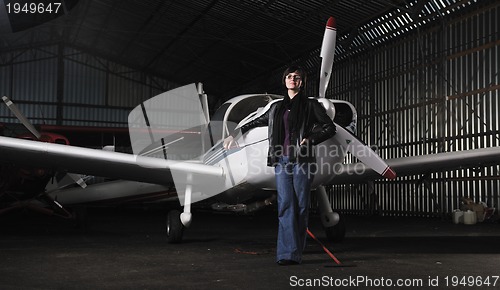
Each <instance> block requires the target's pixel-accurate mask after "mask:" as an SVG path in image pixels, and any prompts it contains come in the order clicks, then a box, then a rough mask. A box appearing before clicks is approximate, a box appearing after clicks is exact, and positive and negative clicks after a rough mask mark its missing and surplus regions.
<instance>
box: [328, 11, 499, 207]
mask: <svg viewBox="0 0 500 290" xmlns="http://www.w3.org/2000/svg"><path fill="white" fill-rule="evenodd" d="M499 10H500V9H499V7H498V5H497V6H496V7H492V6H491V5H490V6H488V7H486V8H485V9H482V10H481V9H480V10H477V11H472V12H468V13H461V14H460V15H458V16H455V18H442V19H438V20H436V21H434V23H433V24H432V25H428V26H426V27H422V28H420V29H417V31H416V32H415V33H413V34H410V35H408V36H406V37H404V38H400V39H398V40H397V41H392V42H390V43H387V44H385V45H382V46H379V47H377V48H374V49H371V50H368V51H366V52H364V53H360V54H358V55H354V56H352V57H349V58H347V59H343V60H342V61H340V62H338V63H335V65H334V74H333V77H332V83H333V86H332V87H331V89H330V90H329V92H331V95H334V96H335V98H336V99H343V100H347V101H350V102H351V103H353V104H354V105H355V107H356V109H357V110H358V115H359V119H358V135H359V136H360V138H361V139H362V140H365V141H366V142H367V143H369V144H375V145H377V147H378V152H379V153H380V155H381V156H382V157H383V158H387V159H389V158H399V157H405V156H416V155H424V154H433V153H438V152H448V151H461V150H468V149H476V148H483V147H492V146H500V131H499V120H498V119H499V117H498V108H499V102H500V96H499V89H500V77H499V67H500V59H499V55H500V41H499V39H500V37H499V36H500V35H499V30H498V27H499V24H500V23H498V22H499V21H498V20H497V18H498V15H499ZM347 160H348V162H352V161H355V160H354V159H353V158H352V157H348V158H347ZM499 172H500V166H489V167H478V168H473V169H462V170H453V171H449V172H440V173H434V174H430V175H426V176H408V177H400V178H398V179H397V180H396V181H375V182H373V183H369V184H362V185H342V186H334V187H333V188H331V189H330V196H331V198H332V205H333V207H334V208H336V209H338V210H340V211H343V212H349V213H381V214H385V215H417V216H438V215H444V214H449V213H451V212H452V211H453V210H454V209H457V208H459V206H460V199H461V198H462V197H471V198H472V199H473V200H474V201H475V202H480V201H482V202H485V203H487V205H488V206H493V207H496V208H497V209H498V207H499V206H500V195H499V188H500V177H499Z"/></svg>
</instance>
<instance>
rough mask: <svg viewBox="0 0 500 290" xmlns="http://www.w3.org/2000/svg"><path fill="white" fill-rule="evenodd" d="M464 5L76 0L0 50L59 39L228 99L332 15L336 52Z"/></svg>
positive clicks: (445, 1)
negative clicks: (198, 85)
mask: <svg viewBox="0 0 500 290" xmlns="http://www.w3.org/2000/svg"><path fill="white" fill-rule="evenodd" d="M469 2H476V1H460V0H371V1H366V0H310V1H298V0H240V1H232V0H231V1H230V0H183V1H164V0H141V1H131V0H129V1H123V0H80V1H79V2H78V4H77V5H76V6H75V7H74V8H73V9H72V10H71V12H70V13H69V14H68V15H66V16H64V17H60V18H59V19H56V20H53V21H51V22H47V23H45V24H42V25H40V26H37V27H35V28H32V29H29V30H25V31H22V32H17V33H9V34H5V33H4V34H3V35H2V36H1V38H0V41H1V42H0V49H2V50H14V49H19V48H23V47H26V48H33V47H37V46H40V45H44V44H51V43H63V44H65V45H67V46H71V47H74V48H77V49H79V50H82V51H85V52H87V53H89V54H92V55H95V56H99V57H104V58H106V59H109V60H112V61H115V62H117V63H120V64H123V65H126V66H128V67H130V68H132V69H134V70H138V71H142V72H146V73H150V74H153V75H157V76H160V77H162V78H165V79H167V80H169V81H171V82H174V83H178V84H187V83H191V82H203V83H204V84H205V89H206V91H208V92H210V94H212V95H215V96H218V97H220V98H227V97H229V96H231V95H233V94H235V93H236V92H239V90H240V89H241V88H242V87H245V86H246V85H248V84H249V83H251V82H252V81H253V80H255V79H256V78H258V77H259V76H262V75H266V74H268V73H269V72H270V71H272V70H275V69H277V68H280V67H282V66H284V65H286V64H287V63H289V62H292V61H294V60H296V59H298V58H299V57H301V56H303V55H307V54H309V53H311V52H313V51H315V50H317V49H318V48H319V47H320V46H321V40H322V36H323V31H324V26H325V23H326V20H327V19H328V17H329V16H334V17H336V19H337V30H338V39H339V41H338V46H337V53H339V52H340V53H345V52H346V51H352V50H356V49H360V48H363V47H366V46H367V45H374V44H376V43H377V42H378V41H380V39H383V38H384V37H387V35H390V34H395V31H398V34H399V33H400V32H401V31H404V28H405V26H406V29H408V27H409V26H411V25H415V24H414V23H415V22H416V21H417V19H418V20H421V21H422V22H425V21H426V20H427V21H429V20H432V17H434V16H433V15H436V13H441V12H440V9H444V8H446V9H448V11H450V9H453V8H454V7H461V6H464V5H466V4H465V3H469ZM391 30H392V31H391ZM384 35H385V36H384Z"/></svg>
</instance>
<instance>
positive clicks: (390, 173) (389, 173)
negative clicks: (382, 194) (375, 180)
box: [382, 167, 396, 179]
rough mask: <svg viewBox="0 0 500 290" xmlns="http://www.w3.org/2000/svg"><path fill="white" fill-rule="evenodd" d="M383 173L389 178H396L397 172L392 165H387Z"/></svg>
mask: <svg viewBox="0 0 500 290" xmlns="http://www.w3.org/2000/svg"><path fill="white" fill-rule="evenodd" d="M382 175H383V176H384V177H385V178H388V179H394V178H396V172H394V170H392V168H390V167H387V168H386V169H385V171H384V174H382Z"/></svg>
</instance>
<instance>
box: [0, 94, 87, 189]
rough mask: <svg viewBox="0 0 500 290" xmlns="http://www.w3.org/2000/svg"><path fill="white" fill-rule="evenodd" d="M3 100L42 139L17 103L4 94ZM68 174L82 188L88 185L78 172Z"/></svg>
mask: <svg viewBox="0 0 500 290" xmlns="http://www.w3.org/2000/svg"><path fill="white" fill-rule="evenodd" d="M2 100H3V101H4V103H5V104H6V105H7V107H8V108H9V109H10V110H11V112H12V113H13V114H14V115H15V116H16V118H17V119H18V120H19V121H20V122H21V123H22V124H23V125H24V127H26V129H28V131H30V132H31V134H33V135H34V136H35V137H36V139H38V140H40V138H41V137H42V134H41V133H40V132H38V130H37V129H36V128H35V126H33V125H32V124H31V123H30V121H28V118H26V116H24V114H23V113H21V111H20V110H19V109H18V108H17V106H16V104H14V103H13V102H12V101H11V100H10V99H9V98H8V97H7V96H3V97H2ZM66 175H67V176H69V177H70V178H71V179H72V180H73V181H74V182H75V183H76V184H78V185H79V186H81V187H82V188H85V187H87V184H86V183H85V181H84V180H83V179H82V178H81V177H80V175H78V174H74V173H66Z"/></svg>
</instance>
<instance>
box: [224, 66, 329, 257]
mask: <svg viewBox="0 0 500 290" xmlns="http://www.w3.org/2000/svg"><path fill="white" fill-rule="evenodd" d="M282 80H283V83H284V85H285V87H286V93H285V97H284V98H283V100H282V101H280V102H276V103H275V104H273V105H272V106H271V108H270V109H269V110H268V111H267V112H266V113H265V114H263V115H262V116H260V117H259V118H257V119H255V120H253V121H251V122H249V123H247V124H245V125H243V126H242V127H241V133H242V134H244V133H246V132H247V131H248V130H250V129H252V128H255V127H259V126H268V128H269V130H268V131H269V133H268V135H269V136H268V137H269V151H268V159H267V165H268V166H274V167H275V175H276V189H277V191H278V220H279V229H278V242H277V251H276V261H277V263H278V264H279V265H293V264H300V263H301V262H302V251H303V250H304V248H305V242H306V231H307V223H308V216H309V198H310V191H311V183H312V181H313V178H314V173H315V171H316V166H315V161H316V158H315V155H314V152H315V150H314V147H313V146H314V145H316V144H319V143H321V142H323V141H325V140H326V139H329V138H331V137H332V136H333V135H335V132H336V128H335V125H334V124H333V121H332V120H331V119H330V117H328V115H327V114H326V110H325V109H324V108H323V106H322V105H321V104H320V103H319V102H317V101H316V100H315V99H309V98H307V97H306V96H305V94H304V92H303V88H304V85H305V82H306V73H305V71H304V70H303V69H302V68H301V67H299V66H291V67H289V68H287V69H286V70H285V72H284V73H283V79H282ZM233 143H234V139H233V137H232V136H229V137H228V138H226V139H225V140H224V148H226V149H229V148H231V147H232V146H233Z"/></svg>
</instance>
